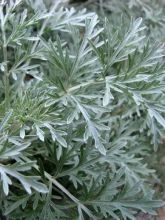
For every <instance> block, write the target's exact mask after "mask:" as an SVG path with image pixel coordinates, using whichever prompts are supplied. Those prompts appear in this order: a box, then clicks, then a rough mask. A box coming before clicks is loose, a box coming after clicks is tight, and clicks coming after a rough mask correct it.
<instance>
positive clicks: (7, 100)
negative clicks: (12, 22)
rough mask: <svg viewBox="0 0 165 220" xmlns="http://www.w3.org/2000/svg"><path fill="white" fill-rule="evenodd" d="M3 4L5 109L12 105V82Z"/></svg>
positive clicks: (1, 9)
mask: <svg viewBox="0 0 165 220" xmlns="http://www.w3.org/2000/svg"><path fill="white" fill-rule="evenodd" d="M3 7H4V5H3V4H2V5H1V6H0V17H1V30H2V39H3V59H4V86H5V110H8V108H9V105H10V93H9V90H10V83H9V72H8V63H7V62H8V60H7V59H8V57H7V43H6V42H7V41H6V32H5V18H4V14H3Z"/></svg>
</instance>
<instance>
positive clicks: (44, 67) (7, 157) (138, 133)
mask: <svg viewBox="0 0 165 220" xmlns="http://www.w3.org/2000/svg"><path fill="white" fill-rule="evenodd" d="M130 7H131V6H130ZM0 15H1V16H0V19H1V41H0V44H1V64H0V68H1V78H0V79H1V95H0V97H1V105H0V109H1V111H0V112H1V115H0V116H1V124H0V135H1V137H0V178H1V184H0V187H1V200H0V201H1V207H2V212H3V214H4V215H6V216H7V217H8V218H9V219H15V220H16V219H20V220H21V219H28V220H29V219H35V220H36V219H41V220H47V219H49V220H51V219H52V220H54V219H62V220H64V219H79V220H84V219H116V220H120V219H136V213H137V211H140V210H141V211H143V212H147V213H150V214H153V215H154V214H156V212H155V208H157V207H160V206H161V205H163V202H162V201H161V200H155V199H154V198H153V194H154V191H153V190H152V189H151V188H150V186H149V184H148V183H147V178H149V176H151V175H153V173H154V170H152V169H149V168H148V166H147V164H146V163H145V161H144V160H143V158H144V157H146V156H147V155H148V150H149V149H150V148H152V147H154V149H155V150H156V149H157V148H158V145H159V144H160V141H161V137H162V136H163V133H164V128H165V119H164V112H165V107H164V91H165V86H164V77H165V68H164V66H165V63H164V58H163V57H164V46H163V44H162V43H161V42H155V43H154V44H153V42H150V41H149V40H148V37H146V33H147V29H146V26H145V25H143V21H142V18H140V17H139V18H137V19H134V18H132V19H130V20H129V21H128V19H127V18H125V19H124V18H122V19H121V20H120V22H119V23H118V25H117V23H116V22H117V21H116V22H115V21H113V19H112V20H110V19H108V18H107V19H105V20H104V21H102V22H100V20H99V17H98V16H97V15H96V14H95V13H91V12H86V11H85V10H81V11H77V10H75V9H74V8H65V2H61V1H55V2H54V3H53V5H51V6H50V8H47V5H45V4H44V2H43V1H41V0H38V1H32V0H26V1H21V0H16V1H8V2H5V1H2V2H1V5H0ZM114 20H115V19H114ZM116 20H118V19H116Z"/></svg>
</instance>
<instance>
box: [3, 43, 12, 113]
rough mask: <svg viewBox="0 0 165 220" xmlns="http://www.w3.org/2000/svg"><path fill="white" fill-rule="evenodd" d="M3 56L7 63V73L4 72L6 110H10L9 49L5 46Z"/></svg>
mask: <svg viewBox="0 0 165 220" xmlns="http://www.w3.org/2000/svg"><path fill="white" fill-rule="evenodd" d="M3 56H4V63H5V71H4V85H5V109H6V110H8V108H9V105H10V93H9V89H10V83H9V73H8V64H7V47H6V45H4V46H3Z"/></svg>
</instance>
